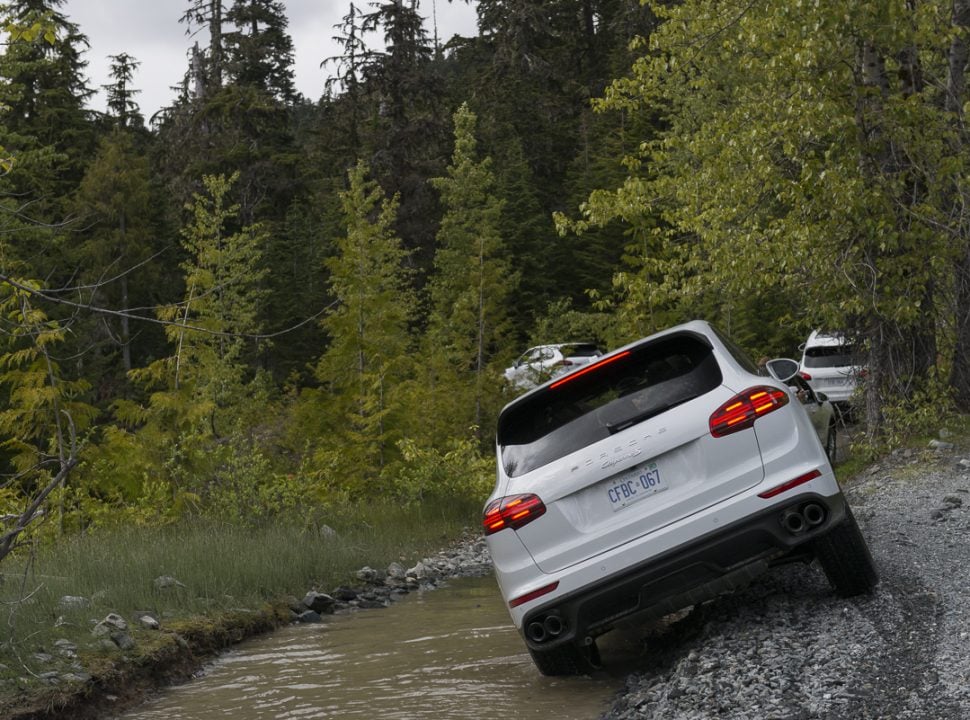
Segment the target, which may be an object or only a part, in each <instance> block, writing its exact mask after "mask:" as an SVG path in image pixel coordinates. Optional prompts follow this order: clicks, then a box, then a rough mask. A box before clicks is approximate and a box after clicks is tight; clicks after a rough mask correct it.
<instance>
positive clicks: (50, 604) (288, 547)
mask: <svg viewBox="0 0 970 720" xmlns="http://www.w3.org/2000/svg"><path fill="white" fill-rule="evenodd" d="M478 510H479V508H478V506H477V504H467V505H464V506H461V505H460V504H455V503H450V504H448V505H444V504H437V505H432V506H427V505H426V506H423V507H410V508H402V507H400V506H396V505H385V504H369V505H366V506H362V507H348V508H344V509H342V510H341V511H339V512H333V513H332V514H331V515H329V516H327V517H326V518H324V519H323V520H322V523H325V524H326V525H328V526H329V527H331V528H333V530H335V531H336V532H335V534H331V533H326V532H321V528H322V525H321V527H314V528H309V529H308V528H306V527H298V526H289V525H285V524H278V525H272V526H266V527H260V528H249V527H239V526H232V525H225V524H222V525H220V524H212V523H204V522H201V521H196V522H186V523H183V524H180V525H177V526H172V527H166V528H128V529H121V530H115V531H111V532H99V533H91V534H85V535H81V536H77V537H71V538H65V539H63V540H62V541H60V542H58V543H57V544H56V545H54V546H52V547H49V548H46V549H41V550H36V551H34V552H33V553H31V554H30V555H26V554H23V553H22V554H20V555H16V556H13V557H10V558H7V559H6V560H5V561H4V562H3V564H2V565H0V578H2V583H0V613H2V616H0V623H2V630H0V665H2V666H4V667H0V695H9V694H10V693H11V692H16V691H22V690H25V689H27V690H29V689H30V687H31V686H32V685H35V684H37V683H39V682H40V680H39V676H40V675H41V673H44V672H49V671H55V670H56V671H59V672H64V671H66V670H69V669H70V666H71V663H72V662H76V661H73V660H71V659H65V658H60V657H57V653H56V652H55V650H54V648H55V646H54V643H55V641H57V640H59V639H65V640H69V641H71V642H72V643H75V644H76V645H77V646H78V654H79V656H80V657H81V660H82V661H84V662H82V664H83V665H85V667H86V666H87V661H85V658H86V657H87V658H88V660H97V658H102V659H103V658H104V656H105V654H106V653H108V651H107V650H105V649H104V648H103V647H100V646H99V645H98V643H97V640H96V639H95V638H94V637H93V636H92V634H91V630H92V628H93V626H94V624H95V622H97V621H99V620H101V619H103V618H104V617H105V616H106V615H107V614H108V613H118V614H119V615H122V616H123V617H125V618H126V619H129V622H130V619H131V618H132V615H133V613H134V612H135V611H136V610H140V611H151V612H154V613H156V614H157V615H158V616H159V617H160V618H161V621H162V624H163V626H164V625H166V624H171V623H173V622H176V621H179V620H185V619H188V618H198V617H199V616H205V617H218V616H220V615H222V614H225V613H227V612H232V611H237V610H240V609H246V610H256V609H258V608H260V607H261V606H265V604H266V603H267V601H269V600H272V599H278V598H281V597H284V596H287V595H295V596H297V597H302V595H303V593H305V592H306V591H307V590H309V589H310V588H311V587H316V588H319V589H321V590H323V591H328V590H332V589H333V588H334V587H336V586H337V585H340V584H345V583H352V582H353V581H354V572H355V571H356V570H357V569H358V568H360V567H362V566H364V565H371V566H373V567H386V566H387V564H388V563H389V562H391V561H394V560H397V561H401V562H402V563H407V562H413V561H416V560H418V559H420V558H421V557H424V556H426V555H428V554H430V553H432V552H434V551H435V550H438V549H440V548H442V547H443V546H445V545H446V544H448V543H449V542H450V541H451V540H453V539H455V538H456V537H458V536H459V535H460V533H461V531H462V529H463V528H465V527H469V526H473V525H474V524H475V523H476V521H477V513H478ZM163 575H168V576H171V577H173V578H175V579H177V580H178V581H179V583H181V586H179V587H174V588H168V589H164V590H159V589H158V588H156V587H155V583H154V581H155V579H156V578H158V577H160V576H163ZM64 596H80V597H83V598H85V599H86V600H87V601H88V603H89V604H88V605H87V606H86V607H83V608H70V607H63V606H62V605H61V604H60V602H59V601H60V599H61V598H62V597H64ZM38 652H44V653H46V654H48V655H52V656H55V660H53V661H51V660H45V659H43V658H41V659H38V658H37V657H36V654H37V653H38ZM108 654H109V655H110V653H108ZM119 656H120V653H119Z"/></svg>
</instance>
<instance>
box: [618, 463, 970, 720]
mask: <svg viewBox="0 0 970 720" xmlns="http://www.w3.org/2000/svg"><path fill="white" fill-rule="evenodd" d="M965 457H967V454H966V453H963V454H957V455H955V454H954V453H953V451H952V449H944V450H943V451H942V452H939V451H927V452H925V453H919V454H915V453H909V452H907V453H902V452H900V453H897V454H896V455H894V456H893V457H892V458H890V459H888V460H886V461H884V462H883V463H881V464H879V465H876V466H873V467H871V468H869V470H868V471H867V472H865V473H863V476H862V477H861V478H860V479H857V480H855V481H854V482H852V483H851V484H850V485H849V486H848V487H847V488H846V489H845V491H846V496H847V497H848V498H849V502H850V504H851V505H852V507H853V509H854V512H855V515H856V518H857V520H858V522H859V525H860V527H861V528H862V531H863V534H864V535H865V537H866V539H867V540H868V542H869V546H870V548H871V550H872V553H873V555H874V557H875V560H876V564H877V566H878V568H879V571H880V576H881V583H880V585H879V586H878V588H877V590H876V591H875V592H874V593H873V594H872V595H869V596H863V597H861V598H852V599H848V600H846V599H840V598H838V597H836V596H835V595H834V594H833V593H832V592H831V590H830V589H829V587H828V584H827V582H826V580H825V577H824V575H823V574H822V572H821V570H820V569H818V568H815V567H811V566H806V565H802V564H798V565H792V566H787V567H782V568H777V569H775V570H773V571H772V572H771V573H769V574H767V575H765V576H763V577H762V578H760V579H759V580H758V581H756V582H755V583H753V584H752V585H751V586H749V587H748V588H747V589H745V590H744V591H741V592H739V593H736V594H734V595H732V596H728V597H722V598H720V599H718V600H717V601H715V602H712V603H708V604H707V605H705V606H703V607H700V608H696V609H694V610H693V611H691V612H690V613H689V614H686V617H683V618H682V619H680V620H679V621H677V622H675V623H673V624H671V625H669V626H668V627H666V628H664V629H662V630H658V631H656V633H657V634H655V635H653V636H648V637H647V638H646V639H645V641H644V643H645V645H644V660H642V662H641V664H640V666H639V669H638V671H637V673H636V674H634V675H631V676H630V677H628V678H627V681H626V686H625V688H624V689H623V690H622V691H621V692H620V693H619V695H618V696H617V698H616V699H615V701H614V704H613V705H612V707H611V708H610V710H609V711H608V712H607V713H606V714H605V715H603V718H604V720H605V719H609V720H619V719H621V718H623V719H626V718H638V719H639V718H643V719H652V718H677V720H694V719H696V720H701V719H706V718H737V719H739V720H740V719H741V718H744V719H745V720H749V719H753V718H763V719H765V720H769V719H771V720H805V719H807V718H824V719H832V720H835V719H836V718H838V720H856V719H857V718H858V719H868V718H911V719H913V720H916V719H917V718H918V719H919V720H936V719H939V720H944V719H945V720H953V719H955V718H970V605H968V589H970V471H968V469H967V467H965V466H964V465H970V462H967V461H965V460H964V461H963V462H964V465H960V464H959V463H958V461H959V460H960V459H961V458H965Z"/></svg>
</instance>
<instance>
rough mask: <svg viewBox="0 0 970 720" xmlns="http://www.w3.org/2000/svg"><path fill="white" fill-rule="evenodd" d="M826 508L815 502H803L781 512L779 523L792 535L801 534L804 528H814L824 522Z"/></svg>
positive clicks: (826, 515)
mask: <svg viewBox="0 0 970 720" xmlns="http://www.w3.org/2000/svg"><path fill="white" fill-rule="evenodd" d="M827 517H828V510H827V509H826V507H825V506H824V505H822V504H821V503H817V502H809V503H805V504H804V505H802V506H801V507H790V508H788V509H787V510H785V512H783V513H782V514H781V525H782V527H783V528H785V530H787V531H788V532H789V533H791V534H792V535H801V534H802V533H803V532H805V531H806V530H811V529H812V528H816V527H818V526H819V525H821V524H822V523H824V522H825V519H826V518H827Z"/></svg>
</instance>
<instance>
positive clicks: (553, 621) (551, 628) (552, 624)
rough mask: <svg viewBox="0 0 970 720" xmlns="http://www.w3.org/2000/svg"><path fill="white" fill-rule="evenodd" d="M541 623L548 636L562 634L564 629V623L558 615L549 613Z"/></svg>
mask: <svg viewBox="0 0 970 720" xmlns="http://www.w3.org/2000/svg"><path fill="white" fill-rule="evenodd" d="M542 625H543V627H544V628H545V631H546V632H547V633H548V634H549V637H559V636H560V635H562V631H563V630H565V629H566V624H565V623H564V622H563V621H562V618H561V617H559V616H558V615H550V616H549V617H547V618H546V621H545V622H544V623H542Z"/></svg>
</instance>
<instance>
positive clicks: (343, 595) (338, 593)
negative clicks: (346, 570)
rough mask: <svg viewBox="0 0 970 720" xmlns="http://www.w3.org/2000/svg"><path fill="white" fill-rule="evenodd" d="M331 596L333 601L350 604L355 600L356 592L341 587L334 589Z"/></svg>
mask: <svg viewBox="0 0 970 720" xmlns="http://www.w3.org/2000/svg"><path fill="white" fill-rule="evenodd" d="M331 594H332V595H333V598H334V600H339V601H340V602H350V601H351V600H356V599H357V591H356V590H354V589H353V588H349V587H345V586H343V585H341V586H340V587H338V588H334V591H333V592H332V593H331Z"/></svg>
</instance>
